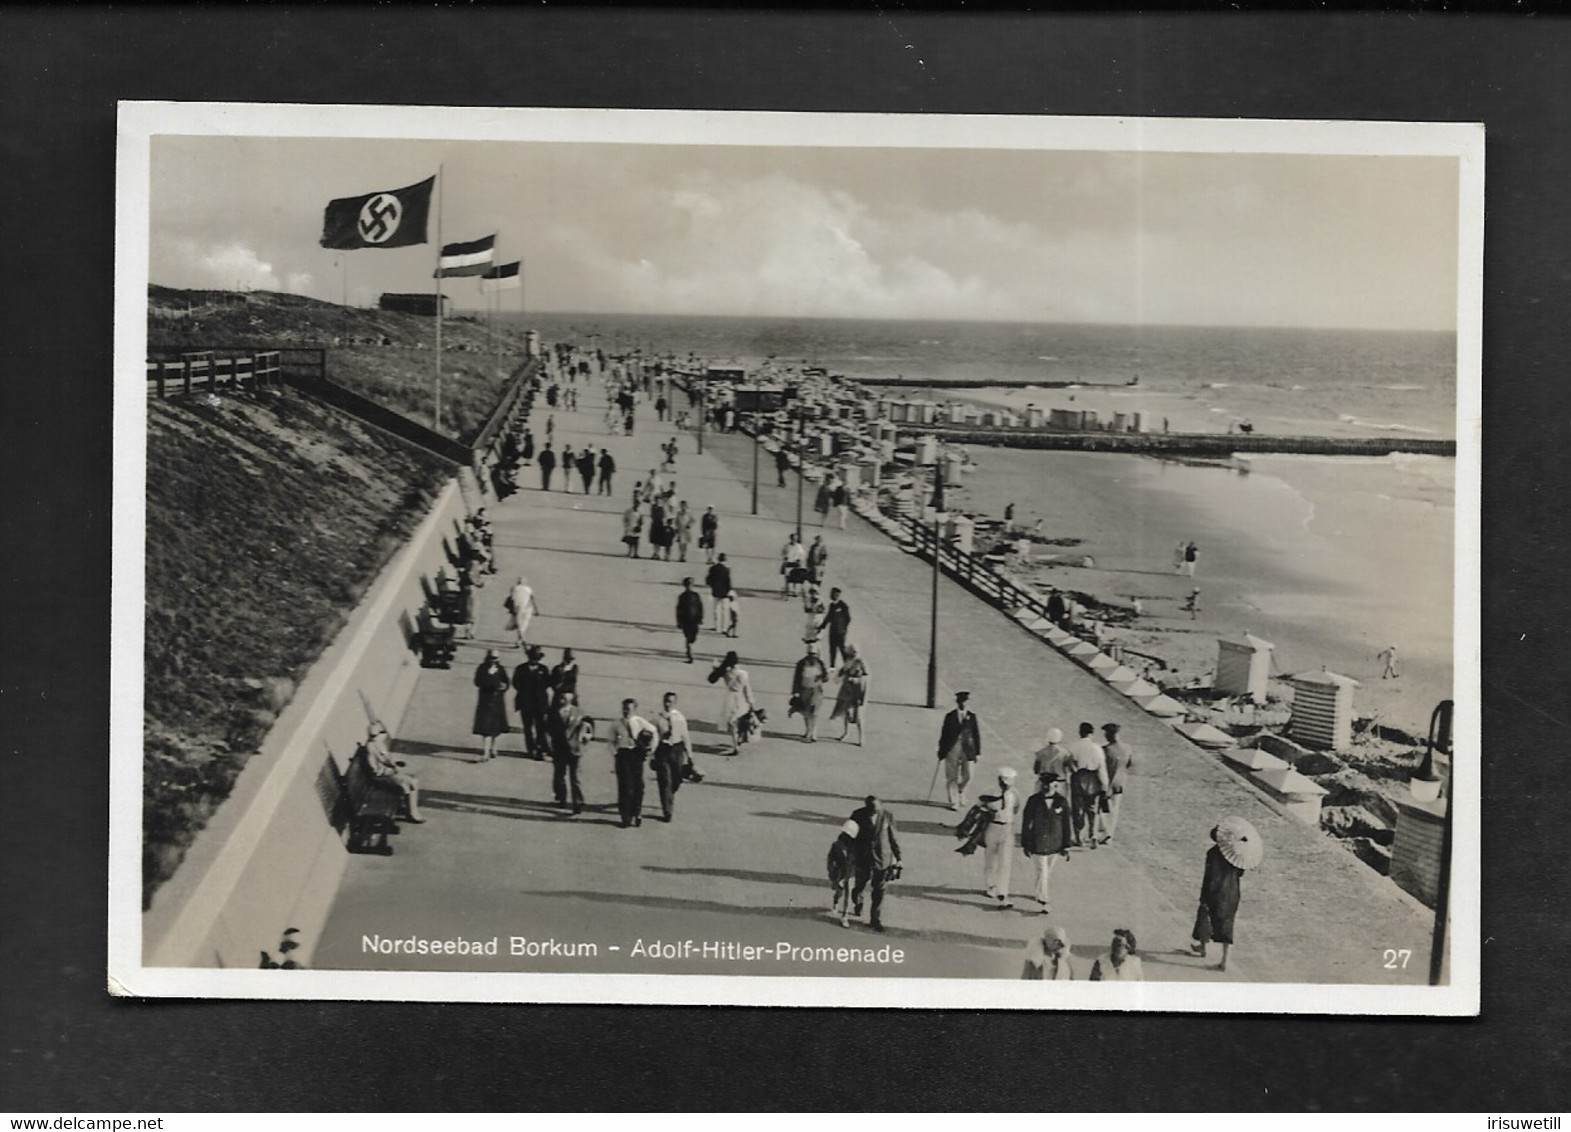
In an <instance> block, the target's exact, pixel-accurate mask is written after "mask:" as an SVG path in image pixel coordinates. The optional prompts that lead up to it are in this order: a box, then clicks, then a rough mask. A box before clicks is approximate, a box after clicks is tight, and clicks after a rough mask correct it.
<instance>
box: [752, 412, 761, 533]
mask: <svg viewBox="0 0 1571 1132" xmlns="http://www.w3.org/2000/svg"><path fill="white" fill-rule="evenodd" d="M758 398H759V387H758V386H757V385H754V386H753V514H755V515H756V514H758V434H759V432H760V425H761V424H762V422H763V415H762V414H761V413H759V411H758Z"/></svg>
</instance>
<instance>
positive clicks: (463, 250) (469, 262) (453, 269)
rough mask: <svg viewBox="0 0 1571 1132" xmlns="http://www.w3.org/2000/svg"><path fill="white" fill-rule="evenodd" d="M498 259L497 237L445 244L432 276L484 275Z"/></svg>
mask: <svg viewBox="0 0 1571 1132" xmlns="http://www.w3.org/2000/svg"><path fill="white" fill-rule="evenodd" d="M495 259H496V237H495V236H487V237H485V239H483V240H470V241H469V242H468V243H467V244H443V245H442V258H441V259H440V260H439V261H438V263H437V269H436V272H435V274H434V275H433V276H432V278H433V279H435V278H449V277H451V276H454V275H483V274H485V270H486V268H488V267H490V266H491V264H492V263H493V262H494V261H495Z"/></svg>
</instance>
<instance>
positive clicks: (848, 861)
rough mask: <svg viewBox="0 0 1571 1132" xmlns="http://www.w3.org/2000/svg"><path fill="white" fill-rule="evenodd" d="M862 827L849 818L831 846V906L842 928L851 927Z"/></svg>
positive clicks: (829, 869)
mask: <svg viewBox="0 0 1571 1132" xmlns="http://www.w3.org/2000/svg"><path fill="white" fill-rule="evenodd" d="M861 828H862V827H861V826H859V825H857V824H856V822H854V821H851V820H850V819H849V818H848V819H847V820H846V822H845V824H844V825H842V826H841V827H840V833H839V835H838V836H836V837H835V840H834V843H833V844H831V845H830V846H829V859H828V861H827V862H826V867H827V870H828V873H829V885H830V888H831V889H832V891H833V895H832V896H831V897H830V900H829V906H830V907H831V908H833V909H834V910H835V911H836V912H838V913H839V914H840V926H841V927H843V928H844V927H849V926H850V924H849V922H848V921H849V917H850V914H851V885H852V884H853V883H854V882H855V880H856V839H857V835H858V834H859V833H860V832H861Z"/></svg>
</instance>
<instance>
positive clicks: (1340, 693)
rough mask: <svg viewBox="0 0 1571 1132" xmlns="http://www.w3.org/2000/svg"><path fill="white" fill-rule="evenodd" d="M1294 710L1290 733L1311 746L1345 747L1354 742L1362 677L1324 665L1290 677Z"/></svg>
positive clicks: (1288, 731)
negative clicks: (1356, 693)
mask: <svg viewBox="0 0 1571 1132" xmlns="http://www.w3.org/2000/svg"><path fill="white" fill-rule="evenodd" d="M1288 683H1289V684H1291V685H1292V687H1293V714H1292V717H1291V718H1290V719H1289V720H1288V723H1287V733H1288V734H1289V735H1290V736H1292V737H1293V738H1294V739H1296V740H1297V741H1298V742H1300V743H1303V744H1305V745H1307V746H1310V747H1320V748H1322V749H1329V750H1333V751H1345V750H1346V749H1347V748H1348V747H1350V746H1352V745H1353V689H1354V688H1356V687H1358V681H1357V680H1354V679H1353V678H1352V677H1351V676H1343V675H1340V674H1339V673H1336V672H1331V671H1328V670H1326V669H1324V668H1322V669H1321V670H1320V671H1319V672H1312V673H1310V674H1308V675H1305V676H1293V677H1290V678H1289V679H1288Z"/></svg>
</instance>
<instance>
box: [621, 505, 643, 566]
mask: <svg viewBox="0 0 1571 1132" xmlns="http://www.w3.org/2000/svg"><path fill="white" fill-rule="evenodd" d="M643 530H644V516H643V512H641V511H640V510H639V509H638V489H637V488H634V489H633V503H632V505H631V506H630V507H628V509H627V510H626V511H623V512H622V541H623V542H624V543H626V544H627V556H628V557H629V558H637V557H638V541H639V539H640V538H641V537H643Z"/></svg>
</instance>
